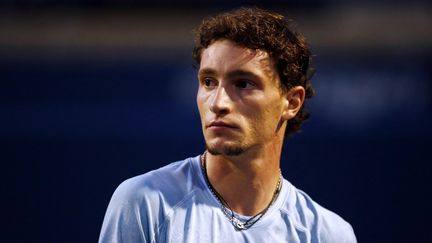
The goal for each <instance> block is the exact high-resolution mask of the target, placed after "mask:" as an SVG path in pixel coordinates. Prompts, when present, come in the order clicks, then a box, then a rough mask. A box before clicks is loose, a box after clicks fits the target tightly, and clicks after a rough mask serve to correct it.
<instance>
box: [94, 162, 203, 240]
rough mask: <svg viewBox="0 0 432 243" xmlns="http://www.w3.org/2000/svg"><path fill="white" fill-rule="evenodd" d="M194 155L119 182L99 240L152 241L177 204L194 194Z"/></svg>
mask: <svg viewBox="0 0 432 243" xmlns="http://www.w3.org/2000/svg"><path fill="white" fill-rule="evenodd" d="M196 160H197V157H195V158H188V159H185V160H182V161H177V162H174V163H171V164H169V165H167V166H164V167H162V168H160V169H157V170H154V171H150V172H148V173H145V174H143V175H139V176H136V177H133V178H130V179H127V180H125V181H124V182H122V183H121V184H120V185H119V186H118V187H117V189H116V190H115V192H114V194H113V196H112V197H111V201H110V203H109V205H108V208H107V211H106V213H105V217H104V222H103V224H102V229H101V233H100V236H99V242H155V241H156V239H157V238H158V232H159V227H160V225H162V224H163V223H164V222H165V220H166V218H167V216H168V215H169V214H170V213H171V212H172V210H173V208H174V207H175V205H176V204H178V203H179V202H181V201H182V200H183V199H184V198H186V197H188V195H191V194H193V193H194V189H193V188H194V187H196V186H195V185H196V184H197V182H196V180H197V179H196V177H197V176H196V175H195V174H196V172H194V169H193V163H194V161H195V162H196Z"/></svg>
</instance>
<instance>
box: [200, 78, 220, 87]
mask: <svg viewBox="0 0 432 243" xmlns="http://www.w3.org/2000/svg"><path fill="white" fill-rule="evenodd" d="M202 84H203V85H204V86H205V87H213V86H216V85H217V84H216V81H215V80H213V79H211V78H204V79H203V80H202Z"/></svg>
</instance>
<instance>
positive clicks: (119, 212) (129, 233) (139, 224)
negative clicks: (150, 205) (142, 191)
mask: <svg viewBox="0 0 432 243" xmlns="http://www.w3.org/2000/svg"><path fill="white" fill-rule="evenodd" d="M135 189H136V188H134V186H133V183H130V181H125V182H123V183H122V184H121V185H120V186H119V187H118V188H117V189H116V191H115V192H114V194H113V196H112V198H111V201H110V203H109V205H108V209H107V211H106V213H105V218H104V221H103V224H102V229H101V232H100V235H99V243H132V242H133V243H140V242H142V243H147V242H154V240H152V239H151V238H150V236H151V233H150V232H149V230H148V229H149V227H148V220H147V216H146V207H145V200H142V199H140V198H138V196H137V195H139V193H137V191H136V190H135Z"/></svg>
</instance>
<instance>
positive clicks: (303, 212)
mask: <svg viewBox="0 0 432 243" xmlns="http://www.w3.org/2000/svg"><path fill="white" fill-rule="evenodd" d="M199 161H200V160H199V156H197V157H195V158H188V159H186V160H182V161H178V162H175V163H172V164H169V165H167V166H164V167H162V168H160V169H157V170H154V171H151V172H148V173H146V174H143V175H140V176H137V177H133V178H131V179H128V180H126V181H124V182H123V183H122V184H121V185H120V186H119V187H118V188H117V189H116V191H115V192H114V195H113V196H112V198H111V201H110V203H109V206H108V209H107V211H106V214H105V219H104V222H103V225H102V230H101V233H100V237H99V242H100V243H107V242H116V243H117V242H118V243H123V242H124V243H127V242H128V243H129V242H130V243H132V242H161V243H163V242H175V243H179V242H188V243H190V242H199V243H205V242H221V243H226V242H260V243H262V242H290V243H297V242H302V243H303V242H312V243H324V242H328V243H330V242H333V243H345V242H346V243H355V242H356V238H355V235H354V232H353V229H352V227H351V225H350V224H348V223H347V222H346V221H344V220H343V219H342V218H341V217H339V216H338V215H336V214H335V213H333V212H330V211H329V210H327V209H325V208H323V207H321V206H320V205H318V204H317V203H316V202H314V201H313V200H312V199H310V198H309V196H308V195H306V194H305V193H304V192H302V191H300V190H298V189H297V188H295V187H294V186H293V185H292V184H291V183H290V182H288V181H287V180H285V179H284V180H283V184H282V189H281V191H280V194H279V196H278V198H277V199H276V201H275V202H274V203H273V204H272V205H271V207H270V208H269V210H268V211H267V212H266V214H265V215H264V216H263V217H262V218H261V219H260V220H259V221H258V222H256V223H255V224H254V225H253V226H252V227H251V228H249V229H247V230H242V231H237V230H235V228H234V227H233V225H232V224H231V222H230V221H229V220H228V218H227V217H226V216H225V215H224V214H223V212H222V210H221V208H220V204H219V202H218V201H217V199H216V198H215V197H214V196H213V194H212V193H211V192H210V190H209V189H208V187H207V185H206V182H205V179H204V176H203V174H202V172H201V168H200V162H199ZM237 216H239V215H237ZM239 217H241V216H239ZM243 219H247V217H244V216H243Z"/></svg>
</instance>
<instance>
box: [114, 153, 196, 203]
mask: <svg viewBox="0 0 432 243" xmlns="http://www.w3.org/2000/svg"><path fill="white" fill-rule="evenodd" d="M196 159H197V158H196V157H195V158H187V159H185V160H181V161H177V162H174V163H171V164H168V165H166V166H164V167H161V168H159V169H156V170H153V171H150V172H147V173H145V174H142V175H139V176H135V177H132V178H130V179H127V180H125V181H124V182H122V183H121V184H120V185H119V186H118V188H117V189H116V190H115V192H114V195H113V199H114V198H116V199H119V200H122V201H128V202H135V203H142V202H144V203H146V202H147V203H151V202H156V201H164V202H165V203H168V204H175V202H176V201H179V200H181V199H182V197H184V196H185V194H187V193H190V192H191V191H193V189H194V185H196V183H197V176H196V172H195V171H194V168H193V167H194V166H193V163H194V160H196Z"/></svg>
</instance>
